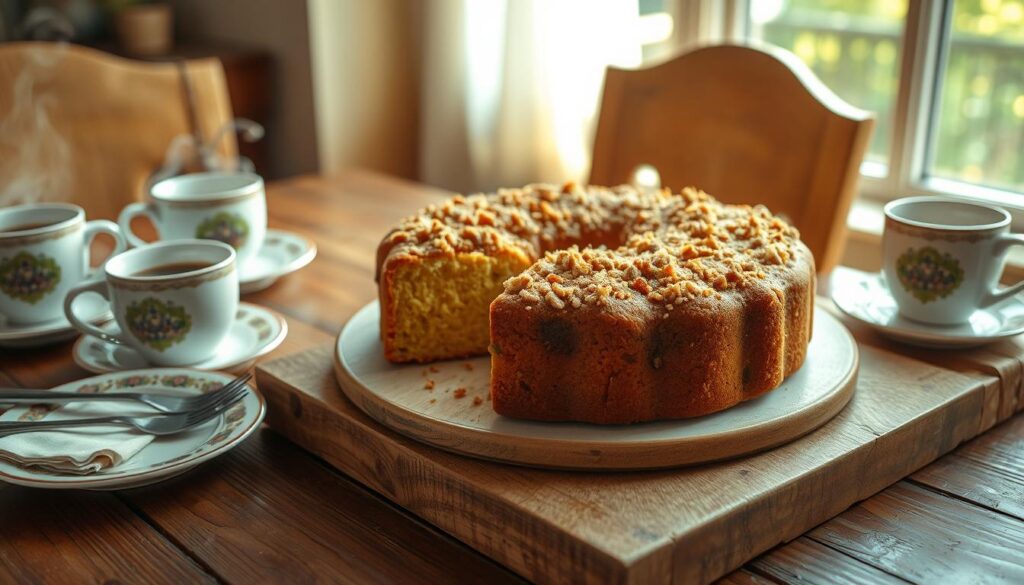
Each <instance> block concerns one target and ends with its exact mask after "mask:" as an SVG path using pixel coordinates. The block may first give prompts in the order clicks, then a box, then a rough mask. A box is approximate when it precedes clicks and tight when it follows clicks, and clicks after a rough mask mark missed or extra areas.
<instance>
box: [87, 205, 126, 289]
mask: <svg viewBox="0 0 1024 585" xmlns="http://www.w3.org/2000/svg"><path fill="white" fill-rule="evenodd" d="M99 234H109V235H111V236H113V238H114V251H113V252H111V253H110V254H108V255H107V257H106V258H104V259H103V261H102V262H100V263H99V265H98V266H97V267H96V268H90V266H89V255H90V253H89V248H90V247H92V241H93V240H94V239H95V238H96V236H97V235H99ZM127 247H128V246H127V244H126V242H125V239H124V235H122V234H121V230H120V229H119V228H118V227H117V224H116V223H114V222H112V221H108V220H105V219H95V220H93V221H90V222H88V223H86V224H85V249H84V250H83V254H84V256H85V272H86V278H87V279H92V278H97V277H98V275H99V273H100V272H102V271H103V266H104V265H105V264H106V263H107V260H110V259H111V258H113V257H114V256H117V255H118V254H120V253H121V252H124V251H125V249H127Z"/></svg>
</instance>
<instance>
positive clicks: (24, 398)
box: [0, 374, 252, 412]
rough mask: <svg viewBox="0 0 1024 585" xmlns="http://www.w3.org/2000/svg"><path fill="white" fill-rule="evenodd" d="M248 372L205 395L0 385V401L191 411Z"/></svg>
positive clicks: (243, 379)
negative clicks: (129, 403) (117, 403)
mask: <svg viewBox="0 0 1024 585" xmlns="http://www.w3.org/2000/svg"><path fill="white" fill-rule="evenodd" d="M250 378H252V374H245V375H242V376H239V377H237V378H235V379H234V380H231V381H230V382H228V383H227V384H225V385H224V386H223V387H222V388H218V389H216V390H214V391H213V392H207V393H206V394H198V395H194V396H175V395H173V394H156V393H149V392H112V393H104V394H79V393H77V392H51V391H49V390H24V389H20V388H0V404H67V403H69V402H86V401H88V402H96V401H103V400H135V401H138V402H141V403H143V404H148V405H149V406H152V407H153V408H155V409H156V410H158V411H160V412H191V411H193V410H199V409H201V408H203V407H204V406H207V405H209V404H214V403H216V402H217V401H218V400H219V399H220V398H221V397H223V396H226V395H227V393H228V392H231V391H232V390H234V389H235V388H238V387H241V386H244V385H245V383H246V382H248V381H249V379H250Z"/></svg>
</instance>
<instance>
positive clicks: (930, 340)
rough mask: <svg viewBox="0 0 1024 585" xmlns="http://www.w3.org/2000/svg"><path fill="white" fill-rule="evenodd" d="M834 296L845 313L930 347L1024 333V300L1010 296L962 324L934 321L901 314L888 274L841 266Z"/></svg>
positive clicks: (965, 344)
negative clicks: (888, 283) (891, 289)
mask: <svg viewBox="0 0 1024 585" xmlns="http://www.w3.org/2000/svg"><path fill="white" fill-rule="evenodd" d="M831 288H832V300H833V301H834V302H835V304H836V306H837V307H839V310H841V311H842V312H843V313H846V314H847V315H849V316H850V317H852V318H853V319H856V320H857V321H860V322H861V323H864V324H866V325H868V326H870V327H872V328H873V329H875V330H876V331H878V333H880V334H881V335H884V336H886V337H888V338H890V339H894V340H896V341H900V342H903V343H907V344H911V345H918V346H921V347H930V348H940V349H941V348H964V347H976V346H979V345H985V344H988V343H994V342H996V341H1000V340H1003V339H1007V338H1010V337H1014V336H1016V335H1019V334H1021V333H1024V301H1022V300H1021V299H1020V297H1010V298H1008V299H1006V300H1004V301H1000V302H998V303H996V304H994V305H991V306H989V307H986V308H984V309H978V310H976V311H974V313H973V314H971V317H970V320H969V321H968V322H967V323H962V324H960V325H930V324H928V323H920V322H918V321H913V320H911V319H907V318H906V317H903V316H902V315H900V314H899V310H898V307H897V306H896V300H895V299H893V297H892V295H891V294H890V293H889V288H888V287H887V286H886V283H885V278H884V277H883V276H882V275H881V274H877V273H863V272H855V271H850V270H837V271H836V273H835V274H833V276H832V281H831Z"/></svg>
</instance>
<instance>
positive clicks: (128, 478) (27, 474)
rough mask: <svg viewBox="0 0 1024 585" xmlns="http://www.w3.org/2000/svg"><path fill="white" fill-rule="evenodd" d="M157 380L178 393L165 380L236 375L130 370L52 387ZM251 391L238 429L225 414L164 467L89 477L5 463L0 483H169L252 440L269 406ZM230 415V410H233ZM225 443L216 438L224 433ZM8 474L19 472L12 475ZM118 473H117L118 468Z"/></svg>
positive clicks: (223, 379)
mask: <svg viewBox="0 0 1024 585" xmlns="http://www.w3.org/2000/svg"><path fill="white" fill-rule="evenodd" d="M144 376H158V377H160V378H162V379H161V386H160V388H161V389H176V388H182V387H183V386H180V385H179V386H174V385H169V384H168V385H164V384H163V378H179V377H182V376H185V377H191V378H199V379H203V380H205V381H208V382H209V381H216V382H220V383H222V384H224V383H227V382H229V381H231V380H232V379H234V376H232V375H230V374H226V373H223V372H214V371H208V370H196V369H191V368H147V369H138V370H125V371H120V372H110V373H106V374H100V375H97V376H91V377H88V378H82V379H79V380H74V381H72V382H68V383H66V384H61V385H60V386H56V387H54V388H53V390H54V391H81V390H82V389H84V388H86V387H88V386H97V385H100V384H104V383H106V382H108V381H113V380H119V379H128V378H133V377H144ZM247 386H248V388H249V392H248V393H247V394H246V395H245V398H243V399H242V401H241V402H239V403H238V404H237V405H235V406H234V407H232V409H234V408H239V407H241V408H242V413H241V416H240V417H239V419H238V422H237V424H235V425H232V424H231V423H230V422H228V421H227V420H226V417H227V414H228V413H224V414H222V415H220V419H221V420H220V421H219V425H218V427H217V428H216V430H215V431H214V432H213V433H212V434H211V436H210V438H209V439H207V440H206V441H205V442H204V443H203V444H202V445H200V446H199V447H198V448H196V449H194V450H192V451H190V452H188V453H182V454H179V455H178V456H176V457H174V458H172V459H168V460H167V461H164V462H162V463H161V464H158V465H156V466H155V467H154V466H150V467H146V468H141V469H137V470H134V471H126V472H117V471H116V470H115V471H111V472H100V473H96V474H93V475H88V476H74V475H66V476H65V475H58V474H51V473H46V472H40V471H33V470H28V469H24V468H20V467H17V466H14V465H12V464H9V463H2V464H0V481H4V482H7V483H11V484H16V485H22V486H27V487H36V488H50V489H119V488H120V487H125V488H130V487H133V486H138V485H144V484H149V483H155V482H156V481H158V480H160V479H169V478H170V477H172V476H175V475H178V474H180V473H184V472H185V471H188V470H189V469H191V468H193V467H196V466H198V465H200V464H202V463H205V462H206V461H209V460H210V459H213V458H215V457H217V456H219V455H221V454H223V453H225V452H227V451H230V450H231V449H233V448H235V447H236V446H237V445H238V444H240V443H241V442H242V441H244V440H245V439H247V438H248V437H249V436H250V435H252V434H253V433H254V432H255V431H256V429H257V428H259V425H260V424H261V423H262V422H263V419H264V417H265V416H266V413H267V403H266V400H265V399H264V398H263V395H262V394H261V393H260V392H259V390H257V389H256V388H255V387H254V386H252V385H251V384H250V385H247ZM228 412H230V410H229V411H228ZM225 432H227V433H228V434H226V435H224V437H223V438H221V439H219V440H215V439H217V437H218V436H219V435H221V434H223V433H225ZM8 469H13V470H15V473H16V474H12V473H11V472H10V471H7V470H8ZM115 469H116V468H115Z"/></svg>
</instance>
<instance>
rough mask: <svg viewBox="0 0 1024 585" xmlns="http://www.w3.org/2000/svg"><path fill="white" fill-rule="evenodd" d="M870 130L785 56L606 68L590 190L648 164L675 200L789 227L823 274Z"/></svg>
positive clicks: (837, 251)
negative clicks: (758, 214)
mask: <svg viewBox="0 0 1024 585" xmlns="http://www.w3.org/2000/svg"><path fill="white" fill-rule="evenodd" d="M873 126H874V116H873V114H871V113H869V112H866V111H863V110H859V109H857V108H855V107H853V106H851V105H849V104H847V103H846V102H844V101H842V100H841V99H839V97H837V96H836V95H835V94H834V93H832V92H831V91H830V90H829V89H828V88H827V87H825V86H824V85H823V84H822V83H821V81H819V80H818V78H817V77H815V75H814V74H813V73H812V72H811V70H810V69H808V68H807V66H806V65H804V64H803V62H801V61H800V60H799V59H797V57H796V56H795V55H793V54H792V53H789V52H788V51H784V50H782V49H777V48H774V47H767V46H766V47H763V48H754V47H751V46H735V45H723V46H710V47H704V48H699V49H697V50H694V51H691V52H688V53H685V54H683V55H680V56H678V57H676V58H674V59H672V60H670V61H668V62H666V63H663V64H661V65H657V66H655V67H651V68H648V69H640V70H630V71H627V70H622V69H616V68H609V69H608V72H607V77H606V78H605V86H604V96H603V99H602V103H601V111H600V118H599V120H598V125H597V136H596V138H595V141H594V157H593V166H592V168H591V173H590V182H591V183H594V184H601V185H610V184H619V183H625V182H629V180H630V178H631V175H632V173H633V170H634V169H635V168H636V167H637V166H638V165H641V164H649V165H652V166H654V167H655V168H656V169H657V170H658V172H659V173H660V175H661V183H662V185H666V186H671V187H672V188H673V189H679V188H682V187H686V186H694V187H699V188H701V189H703V190H705V191H707V192H708V193H710V194H712V195H714V196H715V197H717V198H719V199H721V200H723V201H727V202H730V203H749V204H756V203H763V204H765V205H766V206H768V207H769V208H770V209H771V210H772V211H773V212H781V213H783V214H785V216H786V217H788V218H789V219H790V220H791V221H792V222H793V224H794V225H796V227H797V228H798V229H799V230H800V233H801V238H802V239H803V241H804V242H805V243H806V244H807V246H808V247H809V248H810V249H811V251H812V252H813V253H814V257H815V260H816V262H817V267H818V271H819V272H820V273H826V272H828V271H829V270H830V269H831V268H832V267H833V266H835V265H836V264H837V263H838V260H839V258H840V255H841V254H842V247H843V241H844V236H845V234H846V215H847V213H848V212H849V209H850V203H851V202H852V200H853V197H854V193H855V192H856V188H857V180H858V178H859V176H860V173H859V168H860V163H861V159H862V158H863V156H864V152H865V149H866V148H867V145H868V140H869V137H870V136H871V130H872V128H873Z"/></svg>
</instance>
